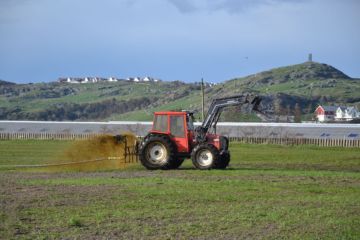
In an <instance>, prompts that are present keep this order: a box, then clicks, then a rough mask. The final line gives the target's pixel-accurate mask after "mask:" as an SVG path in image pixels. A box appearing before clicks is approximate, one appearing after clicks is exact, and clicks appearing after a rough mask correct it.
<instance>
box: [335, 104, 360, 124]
mask: <svg viewBox="0 0 360 240" xmlns="http://www.w3.org/2000/svg"><path fill="white" fill-rule="evenodd" d="M359 117H360V113H359V110H358V109H357V108H356V107H338V108H337V109H336V116H335V120H337V121H351V120H354V119H356V118H359Z"/></svg>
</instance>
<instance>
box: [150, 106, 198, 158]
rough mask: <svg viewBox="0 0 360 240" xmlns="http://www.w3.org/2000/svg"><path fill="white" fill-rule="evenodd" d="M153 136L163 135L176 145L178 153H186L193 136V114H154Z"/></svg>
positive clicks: (183, 112) (185, 112)
mask: <svg viewBox="0 0 360 240" xmlns="http://www.w3.org/2000/svg"><path fill="white" fill-rule="evenodd" d="M150 132H151V133H153V134H164V135H167V136H169V137H170V139H171V140H172V141H173V142H174V143H175V144H176V147H177V151H178V153H188V152H189V150H190V148H191V142H190V141H189V140H190V139H192V136H193V134H194V124H193V113H192V112H188V111H182V112H155V113H154V121H153V126H152V130H151V131H150Z"/></svg>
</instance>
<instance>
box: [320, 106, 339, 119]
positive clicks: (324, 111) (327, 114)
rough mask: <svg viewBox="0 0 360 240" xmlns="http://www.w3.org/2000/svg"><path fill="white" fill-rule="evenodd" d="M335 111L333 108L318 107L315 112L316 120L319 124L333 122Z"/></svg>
mask: <svg viewBox="0 0 360 240" xmlns="http://www.w3.org/2000/svg"><path fill="white" fill-rule="evenodd" d="M336 110H337V107H335V106H318V107H317V108H316V110H315V114H316V118H317V120H318V121H319V122H329V121H334V120H335V116H336Z"/></svg>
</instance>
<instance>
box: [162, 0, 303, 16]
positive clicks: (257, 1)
mask: <svg viewBox="0 0 360 240" xmlns="http://www.w3.org/2000/svg"><path fill="white" fill-rule="evenodd" d="M308 1H310V0H194V1H189V0H168V2H170V3H171V4H173V5H174V6H175V7H176V8H177V9H178V10H179V12H181V13H191V12H195V11H208V12H214V11H221V10H225V11H226V12H229V13H239V12H243V11H246V10H248V9H251V8H256V7H260V6H266V5H268V6H274V5H279V4H284V3H292V4H296V3H303V2H308Z"/></svg>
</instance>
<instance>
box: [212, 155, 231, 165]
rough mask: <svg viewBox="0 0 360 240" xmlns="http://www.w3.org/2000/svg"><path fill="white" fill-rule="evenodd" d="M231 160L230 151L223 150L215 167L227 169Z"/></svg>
mask: <svg viewBox="0 0 360 240" xmlns="http://www.w3.org/2000/svg"><path fill="white" fill-rule="evenodd" d="M229 162H230V153H229V152H223V153H221V154H220V157H219V158H218V161H217V162H215V164H214V168H215V169H225V168H226V167H227V166H228V165H229Z"/></svg>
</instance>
